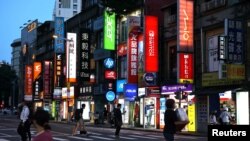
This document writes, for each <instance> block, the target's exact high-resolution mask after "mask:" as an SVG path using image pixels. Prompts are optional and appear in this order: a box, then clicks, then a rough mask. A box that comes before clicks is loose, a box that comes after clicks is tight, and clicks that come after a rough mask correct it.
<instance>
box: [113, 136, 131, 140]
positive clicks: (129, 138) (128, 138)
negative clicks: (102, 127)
mask: <svg viewBox="0 0 250 141" xmlns="http://www.w3.org/2000/svg"><path fill="white" fill-rule="evenodd" d="M110 137H115V135H110ZM119 138H121V139H127V140H136V138H131V137H123V136H119Z"/></svg>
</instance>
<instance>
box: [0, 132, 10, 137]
mask: <svg viewBox="0 0 250 141" xmlns="http://www.w3.org/2000/svg"><path fill="white" fill-rule="evenodd" d="M0 136H2V137H3V136H4V137H11V135H8V134H5V133H0Z"/></svg>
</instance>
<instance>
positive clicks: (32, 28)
mask: <svg viewBox="0 0 250 141" xmlns="http://www.w3.org/2000/svg"><path fill="white" fill-rule="evenodd" d="M36 27H37V20H36V21H33V22H32V23H30V24H29V25H28V26H27V29H28V32H31V31H32V30H34V29H35V28H36Z"/></svg>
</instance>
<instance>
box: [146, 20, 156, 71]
mask: <svg viewBox="0 0 250 141" xmlns="http://www.w3.org/2000/svg"><path fill="white" fill-rule="evenodd" d="M145 72H158V18H157V17H156V16H145Z"/></svg>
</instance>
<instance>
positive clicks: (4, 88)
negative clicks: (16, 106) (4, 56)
mask: <svg viewBox="0 0 250 141" xmlns="http://www.w3.org/2000/svg"><path fill="white" fill-rule="evenodd" d="M16 78H17V76H16V73H15V71H14V70H12V69H11V66H10V65H9V64H8V63H6V62H2V63H0V103H1V104H2V101H4V106H8V105H9V97H10V96H11V94H12V82H13V81H14V80H15V79H16Z"/></svg>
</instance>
